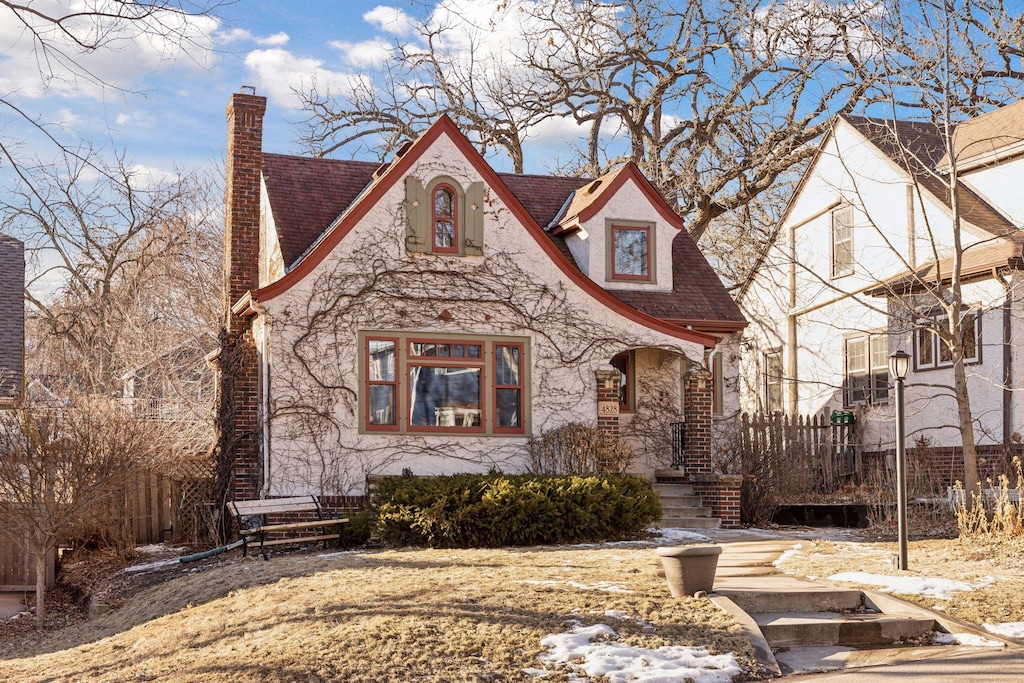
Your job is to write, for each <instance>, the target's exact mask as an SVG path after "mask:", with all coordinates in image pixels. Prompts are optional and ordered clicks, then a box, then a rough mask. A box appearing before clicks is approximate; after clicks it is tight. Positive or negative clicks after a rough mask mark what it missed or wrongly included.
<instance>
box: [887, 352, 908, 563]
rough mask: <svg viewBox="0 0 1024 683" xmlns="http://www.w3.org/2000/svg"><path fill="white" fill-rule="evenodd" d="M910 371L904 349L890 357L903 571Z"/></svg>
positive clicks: (900, 557)
mask: <svg viewBox="0 0 1024 683" xmlns="http://www.w3.org/2000/svg"><path fill="white" fill-rule="evenodd" d="M909 369H910V355H909V354H907V353H906V352H904V351H903V349H900V350H898V351H894V352H893V353H892V355H890V356H889V372H891V373H892V376H893V377H894V378H895V379H896V507H897V515H898V527H897V535H898V536H899V568H900V570H901V571H906V570H907V443H906V442H907V428H906V424H905V423H904V420H903V412H904V410H903V380H904V379H906V377H907V371H908V370H909Z"/></svg>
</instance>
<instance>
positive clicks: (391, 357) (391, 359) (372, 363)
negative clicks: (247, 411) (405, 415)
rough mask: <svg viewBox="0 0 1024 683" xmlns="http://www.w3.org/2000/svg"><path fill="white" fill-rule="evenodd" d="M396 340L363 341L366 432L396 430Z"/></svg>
mask: <svg viewBox="0 0 1024 683" xmlns="http://www.w3.org/2000/svg"><path fill="white" fill-rule="evenodd" d="M397 348H398V341H397V340H395V339H367V340H366V380H367V385H368V387H367V388H368V391H367V397H366V424H367V427H369V428H370V429H392V430H393V429H398V373H397V366H398V363H397V355H396V351H397Z"/></svg>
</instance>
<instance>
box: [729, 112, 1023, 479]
mask: <svg viewBox="0 0 1024 683" xmlns="http://www.w3.org/2000/svg"><path fill="white" fill-rule="evenodd" d="M1022 141H1024V102H1018V103H1016V104H1013V105H1010V106H1007V107H1004V108H1002V109H998V110H995V111H993V112H990V113H988V114H985V115H982V116H978V117H976V118H973V119H970V120H967V121H965V122H962V123H959V124H957V126H956V127H955V129H954V132H953V136H952V143H953V144H952V149H947V147H948V146H947V144H946V143H945V141H944V137H943V130H942V128H941V127H940V126H938V125H935V124H932V123H927V122H916V121H899V120H895V121H893V120H882V119H870V118H862V117H855V116H840V117H837V118H836V121H835V125H834V127H833V130H832V132H831V133H830V134H829V135H828V136H826V138H825V139H824V140H823V141H822V143H821V146H820V148H819V150H818V153H817V156H816V157H815V159H814V160H813V162H812V164H811V166H810V167H809V169H808V170H807V171H806V173H805V175H804V176H803V178H802V179H801V182H800V184H799V185H798V188H797V191H796V193H795V195H794V197H793V198H792V200H791V202H790V205H789V207H788V209H787V212H786V213H785V215H784V217H783V219H782V221H781V222H780V223H779V226H778V229H777V232H776V234H775V238H774V240H773V242H772V243H771V245H770V247H769V249H768V250H767V251H766V252H765V253H764V254H763V257H762V259H761V260H760V262H759V263H758V266H757V268H755V270H754V272H753V274H752V276H751V277H750V279H749V280H748V281H747V282H745V283H744V284H743V286H742V288H741V289H740V292H739V294H738V297H737V299H738V301H739V302H740V304H741V306H742V308H743V311H744V313H745V314H746V316H747V317H748V319H749V320H751V321H752V322H751V326H750V328H749V329H748V331H747V333H746V337H745V339H744V342H743V344H742V348H743V349H744V352H743V355H742V378H743V379H742V382H741V384H742V397H743V398H742V400H743V403H744V408H745V409H746V410H750V411H761V412H786V413H789V414H791V415H812V414H816V413H819V412H821V411H822V410H824V411H826V412H831V411H833V410H844V411H849V412H850V413H852V414H853V416H854V418H855V420H856V423H857V433H858V435H859V436H858V441H859V449H860V450H861V451H862V452H865V453H868V454H872V453H874V454H879V455H886V456H891V454H892V451H893V449H894V447H895V443H894V438H895V437H894V435H895V426H894V420H895V418H894V412H895V407H894V405H893V398H892V394H891V386H892V380H891V378H890V377H889V370H888V357H889V355H890V354H891V353H893V352H895V351H897V350H902V351H904V352H906V353H908V354H910V355H911V363H910V370H909V373H908V375H907V378H906V387H907V390H906V420H907V434H908V446H909V447H910V450H911V454H912V455H913V456H914V457H915V458H927V459H928V460H929V461H930V462H929V464H928V467H929V468H930V470H931V472H932V473H934V474H937V475H940V477H941V478H942V479H944V480H945V483H946V484H947V485H948V484H950V483H952V481H953V480H956V479H958V478H962V476H963V461H962V449H961V448H960V445H961V439H960V434H959V431H958V414H957V410H958V408H957V402H956V400H955V397H954V394H953V390H952V387H953V369H952V367H951V366H952V362H951V354H950V350H949V348H948V346H947V345H946V344H945V343H943V342H941V341H940V339H939V337H938V335H937V334H936V332H935V330H936V329H937V327H938V326H942V325H948V322H947V320H946V317H945V316H946V312H945V311H946V310H948V309H946V308H944V307H943V306H942V305H941V304H942V303H943V302H942V301H941V300H940V299H938V298H936V297H937V296H943V295H942V294H941V293H939V292H940V289H939V287H938V285H939V284H940V283H942V284H943V285H945V286H946V287H947V291H948V287H949V283H950V281H951V277H952V273H953V269H954V261H953V255H954V244H955V241H954V238H955V237H957V238H959V240H960V242H961V244H962V255H963V256H962V261H961V263H960V266H959V271H960V282H961V286H962V296H961V298H960V300H961V301H962V304H963V305H962V309H961V311H960V314H959V318H960V323H959V325H960V330H961V333H962V335H963V338H964V344H963V349H964V356H965V360H966V362H965V370H966V374H967V387H968V390H969V393H970V400H971V408H972V416H973V421H974V425H975V439H976V442H977V443H978V450H979V455H980V456H982V457H983V458H988V459H989V461H990V464H992V465H993V466H995V460H996V459H999V460H1002V458H1003V456H1004V455H1005V454H1006V453H1008V452H1010V451H1013V450H1015V449H1018V450H1019V448H1020V444H1021V442H1022V437H1021V434H1022V433H1024V401H1022V400H1021V391H1020V389H1021V382H1020V379H1019V375H1020V372H1021V368H1024V359H1022V357H1021V349H1024V315H1022V313H1024V303H1022V302H1024V299H1022V297H1021V295H1020V286H1021V282H1022V276H1021V268H1022V266H1024V253H1022V247H1024V233H1022V232H1021V230H1020V226H1021V225H1022V221H1024V194H1022V193H1021V191H1020V187H1019V179H1020V177H1021V173H1022V171H1024V142H1022ZM954 160H955V162H956V168H957V174H958V180H959V182H958V187H957V191H956V199H957V204H958V212H957V213H958V214H959V216H960V218H961V223H960V229H959V230H958V231H956V232H954V221H953V218H954V213H953V207H952V202H951V193H950V192H949V191H948V183H949V173H950V172H951V167H952V162H953V161H954ZM925 446H926V447H927V448H925ZM922 462H923V460H922Z"/></svg>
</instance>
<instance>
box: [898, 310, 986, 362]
mask: <svg viewBox="0 0 1024 683" xmlns="http://www.w3.org/2000/svg"><path fill="white" fill-rule="evenodd" d="M948 321H949V318H947V317H946V314H945V313H935V314H933V315H930V316H923V317H921V318H919V319H918V321H917V327H916V329H915V330H914V369H915V370H931V369H934V368H945V367H949V366H951V365H952V364H953V350H952V349H951V348H950V346H949V344H947V343H946V342H944V341H943V340H942V339H940V338H939V334H938V330H939V328H940V327H942V328H945V327H946V326H948V325H949V322H948ZM960 337H961V339H962V340H963V353H964V362H965V363H980V362H981V316H980V315H979V314H978V311H976V310H973V309H968V310H965V311H963V312H962V313H961V318H960Z"/></svg>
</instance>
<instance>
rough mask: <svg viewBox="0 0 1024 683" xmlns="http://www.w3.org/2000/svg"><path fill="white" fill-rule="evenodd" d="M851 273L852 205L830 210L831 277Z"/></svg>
mask: <svg viewBox="0 0 1024 683" xmlns="http://www.w3.org/2000/svg"><path fill="white" fill-rule="evenodd" d="M852 273H853V207H852V206H843V207H840V208H838V209H836V210H835V211H833V212H832V277H834V278H837V277H843V276H845V275H851V274H852Z"/></svg>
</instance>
